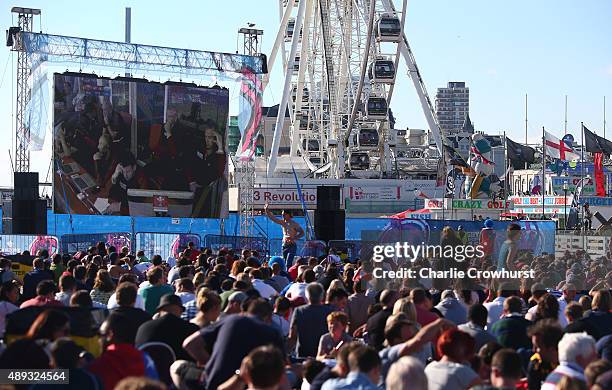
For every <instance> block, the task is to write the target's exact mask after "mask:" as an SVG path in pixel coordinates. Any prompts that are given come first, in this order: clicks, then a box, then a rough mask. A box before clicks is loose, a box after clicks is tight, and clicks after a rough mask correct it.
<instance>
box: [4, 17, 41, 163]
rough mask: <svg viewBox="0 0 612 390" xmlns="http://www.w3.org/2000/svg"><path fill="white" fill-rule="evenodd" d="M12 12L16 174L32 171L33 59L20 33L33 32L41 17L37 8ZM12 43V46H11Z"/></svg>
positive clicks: (10, 41) (9, 39) (9, 40)
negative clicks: (30, 103)
mask: <svg viewBox="0 0 612 390" xmlns="http://www.w3.org/2000/svg"><path fill="white" fill-rule="evenodd" d="M11 12H12V13H14V14H17V28H15V27H11V29H9V33H8V36H7V45H8V46H12V50H14V51H16V52H17V101H16V104H15V114H16V115H15V165H14V166H15V172H29V171H30V150H29V146H30V129H29V128H28V127H27V126H26V118H25V115H26V105H27V102H28V101H29V100H30V93H31V90H30V88H29V87H28V77H29V75H30V69H31V67H32V63H31V57H30V56H29V55H28V53H27V52H26V51H25V45H24V42H23V39H22V37H23V35H22V34H18V33H19V32H32V29H33V27H34V16H37V15H38V16H39V15H40V10H39V9H35V8H22V7H13V8H12V9H11ZM16 33H17V34H16ZM9 43H11V45H9Z"/></svg>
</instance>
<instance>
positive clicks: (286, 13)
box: [264, 0, 442, 178]
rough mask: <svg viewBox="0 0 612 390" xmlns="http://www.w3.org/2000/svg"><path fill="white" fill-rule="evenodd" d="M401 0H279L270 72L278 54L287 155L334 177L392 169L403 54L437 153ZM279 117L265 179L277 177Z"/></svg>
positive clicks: (430, 112)
mask: <svg viewBox="0 0 612 390" xmlns="http://www.w3.org/2000/svg"><path fill="white" fill-rule="evenodd" d="M406 3H407V1H406V0H403V1H402V5H403V7H402V10H399V11H398V10H396V9H395V5H394V3H393V2H392V1H391V0H279V4H278V6H279V16H280V28H279V31H278V33H277V36H276V41H275V44H274V47H273V49H272V53H271V55H270V59H269V69H271V68H272V67H273V66H274V63H275V61H276V59H277V57H281V58H282V64H283V71H284V76H285V79H284V87H283V95H282V99H281V103H280V104H281V106H280V107H287V110H288V111H289V117H290V121H291V126H290V134H289V137H290V141H291V147H290V157H291V158H293V159H295V158H302V159H304V161H305V162H306V164H307V165H308V166H309V168H310V169H311V170H312V171H313V172H318V173H320V174H321V175H322V176H327V177H332V178H342V177H345V175H347V174H348V173H349V172H350V173H351V175H352V176H357V177H359V173H360V172H361V173H365V172H369V173H371V172H373V171H374V172H378V174H380V175H385V174H389V173H390V172H391V171H392V170H393V166H392V165H393V164H392V163H391V158H392V156H393V149H394V147H395V135H394V134H393V132H392V127H391V126H390V124H391V123H390V122H391V121H390V119H391V118H390V115H389V114H390V111H389V106H390V103H391V98H392V95H393V89H394V86H395V80H396V75H397V71H398V67H399V58H400V56H403V57H404V60H405V64H406V65H407V68H408V69H407V70H408V74H409V75H410V76H411V78H412V80H413V82H414V84H415V87H416V89H417V94H418V96H419V98H420V101H421V105H422V108H423V111H424V113H425V116H426V119H427V121H428V124H429V127H430V129H431V130H432V133H433V136H434V139H435V140H436V143H437V145H438V149H440V150H441V148H442V142H441V136H440V130H439V126H438V124H437V121H436V119H435V114H434V112H433V107H432V105H431V102H430V100H429V97H428V95H427V91H426V90H425V87H424V85H423V82H422V78H421V76H420V74H419V71H418V68H417V66H416V62H415V60H414V56H413V55H412V52H411V51H410V47H409V45H408V41H407V39H406V37H405V35H404V31H403V30H404V27H403V26H404V24H405V16H406ZM267 81H268V80H267V76H266V78H264V87H265V85H266V83H267ZM279 112H281V113H282V112H283V109H282V108H279ZM283 120H284V118H283V116H282V115H279V116H278V118H277V123H276V127H275V133H274V139H273V142H272V152H271V156H270V160H269V163H268V176H272V175H274V169H275V167H276V162H277V158H278V145H279V143H280V135H281V132H282V127H283Z"/></svg>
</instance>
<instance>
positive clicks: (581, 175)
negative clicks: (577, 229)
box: [578, 122, 586, 249]
mask: <svg viewBox="0 0 612 390" xmlns="http://www.w3.org/2000/svg"><path fill="white" fill-rule="evenodd" d="M580 136H581V141H580V142H581V147H580V177H581V180H582V181H583V182H582V186H583V188H584V184H585V183H584V122H580ZM581 192H582V191H581ZM578 207H580V204H578ZM582 223H583V227H585V226H584V207H582ZM585 231H586V230H585ZM582 247H583V249H584V240H583V242H582Z"/></svg>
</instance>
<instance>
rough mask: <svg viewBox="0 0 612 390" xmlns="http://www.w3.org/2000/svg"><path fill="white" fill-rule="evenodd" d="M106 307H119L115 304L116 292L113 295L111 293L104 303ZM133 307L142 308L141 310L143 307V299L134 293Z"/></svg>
mask: <svg viewBox="0 0 612 390" xmlns="http://www.w3.org/2000/svg"><path fill="white" fill-rule="evenodd" d="M106 307H107V308H108V309H109V310H110V309H114V308H116V307H119V305H118V304H117V294H116V293H113V295H111V296H110V298H108V303H107V304H106ZM134 307H135V308H137V309H142V310H144V309H145V305H144V300H143V299H142V297H141V296H140V295H136V303H134Z"/></svg>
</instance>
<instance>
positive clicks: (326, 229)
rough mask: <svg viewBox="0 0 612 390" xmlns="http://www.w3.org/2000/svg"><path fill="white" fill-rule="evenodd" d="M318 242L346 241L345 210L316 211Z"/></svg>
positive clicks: (315, 224) (315, 223) (315, 225)
mask: <svg viewBox="0 0 612 390" xmlns="http://www.w3.org/2000/svg"><path fill="white" fill-rule="evenodd" d="M314 215H315V220H314V227H315V235H316V236H317V240H323V241H326V242H327V241H330V240H344V220H345V218H344V217H345V214H344V210H315V213H314Z"/></svg>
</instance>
